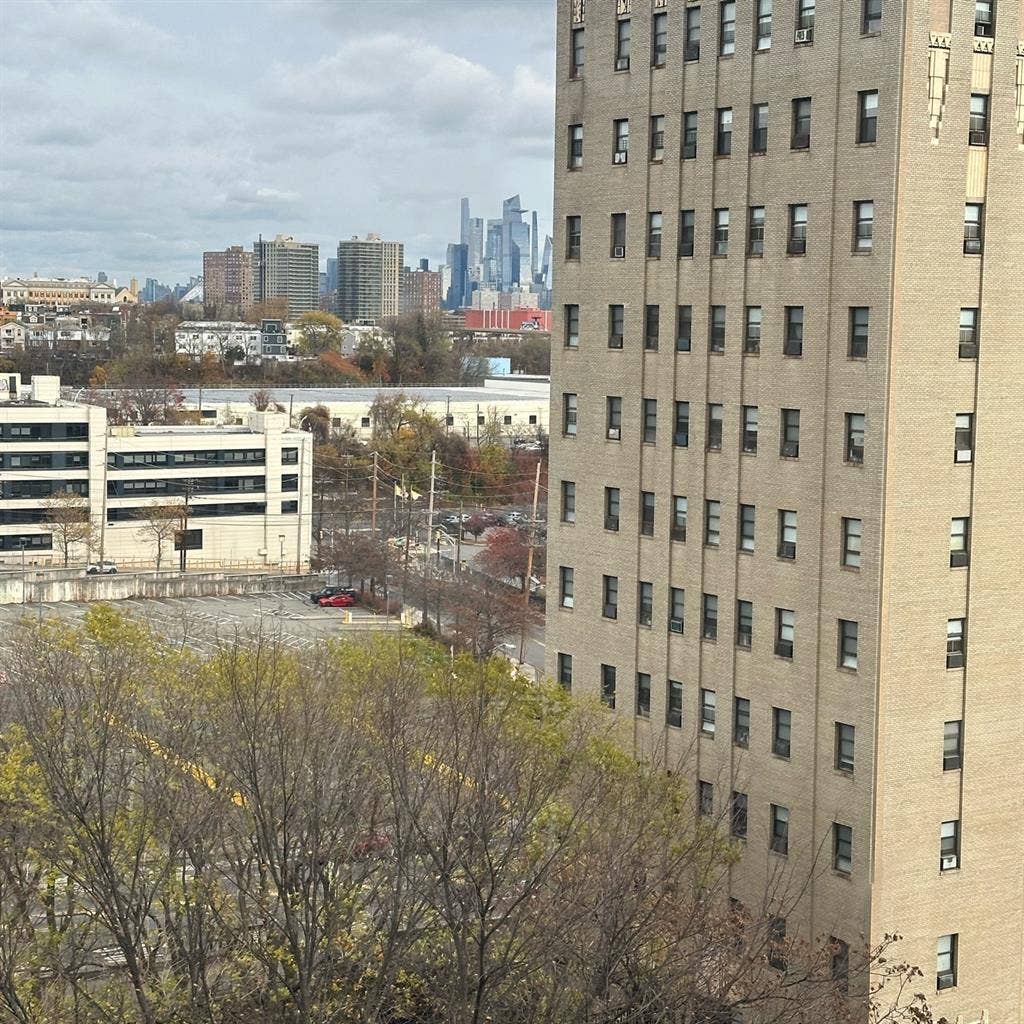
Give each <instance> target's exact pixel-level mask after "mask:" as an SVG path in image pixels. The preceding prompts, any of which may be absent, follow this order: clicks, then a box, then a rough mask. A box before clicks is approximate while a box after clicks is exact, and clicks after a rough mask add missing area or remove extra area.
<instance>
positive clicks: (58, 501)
mask: <svg viewBox="0 0 1024 1024" xmlns="http://www.w3.org/2000/svg"><path fill="white" fill-rule="evenodd" d="M43 516H44V518H45V521H46V524H47V526H48V527H49V528H50V531H51V533H52V534H53V538H54V540H55V541H56V542H57V546H58V548H59V549H60V552H61V555H62V556H63V559H64V565H65V567H66V566H67V565H68V562H69V561H70V558H71V552H72V550H73V549H74V548H75V547H76V546H77V545H79V544H84V545H85V546H86V547H88V545H89V541H90V540H91V538H92V534H93V524H92V520H91V518H90V516H89V499H88V498H86V497H84V496H83V495H81V494H77V493H75V492H74V491H69V490H64V491H55V492H54V493H53V494H52V495H51V496H50V497H49V498H47V499H46V500H45V501H43Z"/></svg>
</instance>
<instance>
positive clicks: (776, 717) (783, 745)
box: [772, 708, 793, 757]
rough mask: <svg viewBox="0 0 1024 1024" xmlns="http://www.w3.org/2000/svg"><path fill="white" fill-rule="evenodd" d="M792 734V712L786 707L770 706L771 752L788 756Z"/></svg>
mask: <svg viewBox="0 0 1024 1024" xmlns="http://www.w3.org/2000/svg"><path fill="white" fill-rule="evenodd" d="M792 736H793V713H792V712H791V711H788V710H787V709H786V708H772V753H773V754H775V755H776V756H777V757H789V753H790V744H791V740H792Z"/></svg>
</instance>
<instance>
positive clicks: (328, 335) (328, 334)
mask: <svg viewBox="0 0 1024 1024" xmlns="http://www.w3.org/2000/svg"><path fill="white" fill-rule="evenodd" d="M298 327H299V338H300V342H299V343H300V345H301V346H302V350H303V352H305V353H306V354H307V355H319V354H320V353H321V352H337V351H338V350H339V349H340V348H341V329H342V327H343V324H342V322H341V321H340V320H339V319H338V318H337V317H336V316H335V315H334V314H333V313H322V312H317V311H314V312H310V313H303V314H302V316H300V317H299V323H298Z"/></svg>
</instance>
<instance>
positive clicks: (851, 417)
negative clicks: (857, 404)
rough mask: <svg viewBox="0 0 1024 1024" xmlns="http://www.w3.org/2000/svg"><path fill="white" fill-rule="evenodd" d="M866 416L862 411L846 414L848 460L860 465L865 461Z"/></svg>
mask: <svg viewBox="0 0 1024 1024" xmlns="http://www.w3.org/2000/svg"><path fill="white" fill-rule="evenodd" d="M864 430H865V417H864V413H862V412H848V413H847V414H846V461H847V462H850V463H853V464H854V465H855V466H860V465H862V464H863V462H864Z"/></svg>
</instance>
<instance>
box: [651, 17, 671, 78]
mask: <svg viewBox="0 0 1024 1024" xmlns="http://www.w3.org/2000/svg"><path fill="white" fill-rule="evenodd" d="M667 56H668V14H667V13H665V12H664V11H659V12H658V13H657V14H655V15H654V16H653V17H652V18H651V67H652V68H663V67H664V66H665V58H666V57H667Z"/></svg>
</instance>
